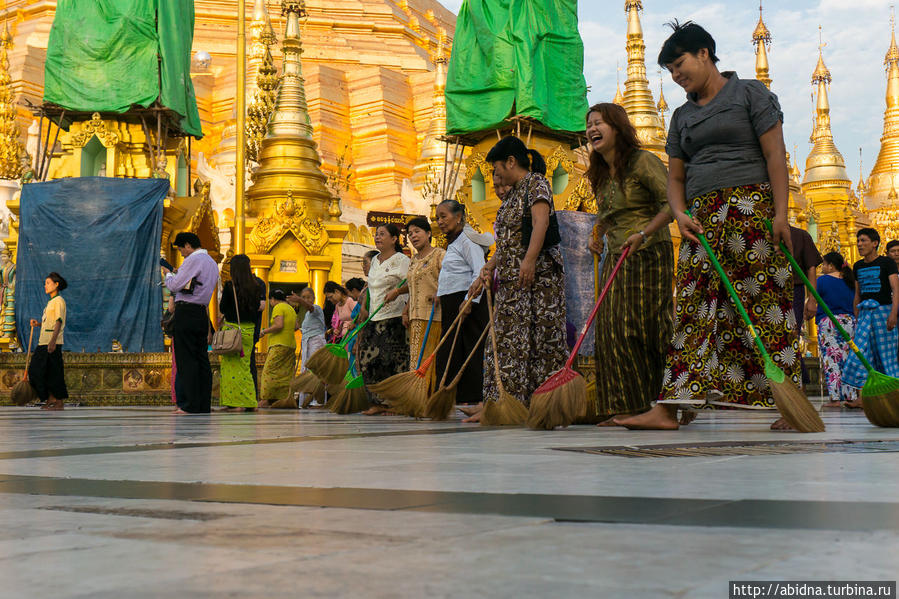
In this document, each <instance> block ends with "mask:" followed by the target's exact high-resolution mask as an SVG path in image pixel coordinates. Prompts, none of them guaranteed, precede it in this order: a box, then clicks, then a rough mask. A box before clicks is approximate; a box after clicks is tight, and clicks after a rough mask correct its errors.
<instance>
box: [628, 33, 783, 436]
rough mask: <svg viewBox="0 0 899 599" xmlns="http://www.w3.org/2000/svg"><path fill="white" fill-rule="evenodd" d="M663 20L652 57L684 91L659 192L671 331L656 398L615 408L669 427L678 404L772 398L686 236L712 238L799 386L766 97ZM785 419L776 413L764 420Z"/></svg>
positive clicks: (777, 122) (640, 424) (776, 130)
mask: <svg viewBox="0 0 899 599" xmlns="http://www.w3.org/2000/svg"><path fill="white" fill-rule="evenodd" d="M673 29H674V33H673V34H672V35H671V37H669V38H668V40H666V41H665V43H664V45H663V46H662V50H661V52H660V53H659V59H658V62H659V64H660V65H661V66H663V67H665V68H667V69H668V70H669V71H670V72H671V76H672V78H673V79H674V81H675V82H676V83H677V84H678V85H680V86H681V87H683V88H684V90H685V91H686V92H687V102H686V103H685V104H683V105H682V106H681V107H680V108H678V109H677V110H675V111H674V115H673V116H672V118H671V126H670V128H669V131H668V143H667V146H666V152H667V153H668V202H669V204H670V205H671V209H672V211H673V213H674V217H675V218H676V219H677V226H678V228H679V229H680V233H681V236H682V238H683V241H682V243H681V249H680V254H679V265H678V269H677V281H676V282H677V307H676V311H675V322H674V335H673V337H672V342H671V348H670V349H669V351H668V356H667V359H666V365H665V371H664V374H663V389H662V393H661V399H660V401H659V403H657V404H656V406H655V407H654V408H653V409H652V410H650V411H649V412H645V413H644V414H641V415H638V416H632V417H630V418H624V419H616V422H618V423H619V424H622V425H624V426H626V427H628V428H639V429H677V428H678V422H677V420H676V418H675V416H676V410H677V407H678V406H683V405H692V404H704V403H712V404H719V405H726V406H729V407H739V408H748V409H756V410H758V409H772V408H774V407H775V406H774V399H773V397H772V395H771V389H770V388H769V386H768V380H767V378H766V377H765V369H764V364H763V363H762V360H761V359H760V358H759V356H758V354H757V353H756V351H755V348H754V347H753V346H752V344H751V343H748V342H747V341H746V339H748V338H749V336H750V332H749V330H748V329H747V328H746V327H745V325H744V324H743V321H742V320H741V319H740V317H739V316H738V315H737V312H736V310H735V308H734V304H733V301H732V300H731V298H730V296H729V294H728V293H727V290H726V288H725V286H724V284H723V282H722V280H721V279H720V278H719V277H718V275H717V273H715V271H714V269H713V268H712V267H711V265H710V262H709V259H708V256H707V255H706V252H705V250H704V249H703V248H702V246H701V245H700V244H699V241H698V239H697V235H704V236H705V238H706V240H707V241H708V242H709V244H710V245H711V247H712V250H713V251H714V253H715V256H716V257H717V258H718V260H719V261H720V262H721V265H722V267H723V268H724V272H725V273H726V274H727V278H728V279H730V281H731V282H732V283H733V284H734V287H735V288H736V291H737V294H738V296H739V298H740V300H741V302H742V303H743V305H744V306H745V307H746V311H747V312H748V313H749V314H750V315H751V318H752V319H753V324H754V325H755V326H756V327H757V329H758V330H759V334H760V335H761V338H762V339H764V342H765V346H766V348H767V349H768V351H769V352H770V353H771V355H772V357H773V358H774V360H775V361H776V362H777V363H778V366H780V367H781V368H782V369H783V370H784V372H785V373H786V375H787V377H789V379H790V380H791V381H792V382H793V383H794V384H795V385H796V386H797V387H798V386H801V380H800V377H799V360H800V354H799V344H798V337H797V335H796V325H797V323H796V316H795V315H794V314H793V277H792V274H791V271H790V266H789V264H788V263H787V259H786V257H785V256H783V255H782V254H781V253H780V252H779V251H778V250H777V248H778V244H779V243H780V242H783V243H784V244H785V245H786V246H787V248H791V239H790V228H789V225H788V223H787V196H788V186H787V160H786V149H785V148H784V140H783V113H782V112H781V110H780V106H779V104H778V102H777V96H775V95H774V94H773V93H771V92H770V91H768V89H767V88H766V87H765V86H764V84H762V83H761V82H759V81H756V80H754V79H746V80H744V79H740V78H739V77H737V75H736V73H734V72H723V73H722V72H720V71H718V67H717V66H716V65H715V63H717V62H718V57H717V56H715V40H714V39H712V36H711V35H709V34H708V32H706V31H705V30H704V29H703V28H702V27H700V26H699V25H696V24H695V23H691V22H687V23H684V24H675V25H674V26H673ZM688 209H689V211H690V213H691V214H692V217H691V216H690V215H688V214H687V210H688ZM765 219H770V220H771V221H772V224H773V231H774V233H773V235H772V236H770V237H769V235H768V231H767V230H766V228H765ZM788 427H789V425H787V424H786V422H785V421H784V420H783V419H780V420H778V421H777V422H775V423H774V425H772V428H777V429H780V428H788Z"/></svg>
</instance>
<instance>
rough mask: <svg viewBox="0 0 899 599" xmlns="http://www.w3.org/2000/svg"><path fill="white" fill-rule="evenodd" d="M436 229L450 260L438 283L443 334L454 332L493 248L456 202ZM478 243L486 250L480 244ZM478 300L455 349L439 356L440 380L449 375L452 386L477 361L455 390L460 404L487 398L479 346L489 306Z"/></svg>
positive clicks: (446, 347) (443, 206) (441, 212)
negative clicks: (444, 240) (472, 287)
mask: <svg viewBox="0 0 899 599" xmlns="http://www.w3.org/2000/svg"><path fill="white" fill-rule="evenodd" d="M437 226H438V227H440V231H441V232H442V233H443V234H444V235H446V240H447V243H448V245H447V247H446V256H445V257H444V258H443V266H442V267H441V269H440V278H439V280H438V282H437V297H438V298H439V300H440V308H441V316H442V323H441V324H442V326H441V329H442V330H448V328H449V326H450V325H451V324H452V323H453V321H454V320H456V316H458V315H459V309H460V308H461V306H462V304H463V303H464V302H465V299H466V297H467V296H468V290H469V289H470V288H471V285H472V283H474V282H475V281H476V280H477V278H478V276H479V275H480V272H481V269H482V268H483V267H484V261H485V256H484V252H485V249H486V248H485V247H484V246H486V247H487V248H489V247H490V246H491V245H492V244H493V238H492V236H490V237H489V238H484V239H481V237H480V236H479V235H478V233H477V231H475V230H474V229H473V228H472V227H471V226H468V225H466V224H465V207H464V206H462V204H460V203H459V202H457V201H456V200H444V201H443V202H441V203H440V204H438V206H437ZM475 239H477V240H478V241H479V242H480V243H481V244H483V245H480V244H479V243H476V242H475V241H474V240H475ZM479 295H480V294H478V295H476V296H475V300H474V301H473V302H472V304H471V307H470V308H469V309H468V310H469V311H468V314H467V315H466V316H464V317H463V320H462V321H461V323H460V324H459V327H460V329H459V337H458V340H457V341H456V343H455V346H454V347H453V345H452V343H450V342H447V343H444V344H443V347H441V348H440V351H439V352H437V372H436V376H437V379H438V380H440V379H442V378H443V373H444V371H446V370H447V369H449V376H447V380H450V379H452V378H453V377H454V376H456V375H457V373H458V372H459V371H460V370H461V369H462V365H463V364H464V363H465V360H466V358H468V356H469V354H471V353H472V352H474V356H473V357H472V359H471V361H470V362H469V363H468V366H466V367H465V370H464V372H463V373H462V378H461V379H460V380H459V384H458V385H457V386H456V403H459V404H479V403H481V401H482V400H483V393H484V376H483V375H484V371H483V365H484V345H483V344H482V343H480V342H479V341H480V338H481V333H482V332H483V331H484V327H486V326H487V323H488V322H489V318H488V316H487V303H486V302H485V301H482V298H481V297H479Z"/></svg>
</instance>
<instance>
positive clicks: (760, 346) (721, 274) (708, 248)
mask: <svg viewBox="0 0 899 599" xmlns="http://www.w3.org/2000/svg"><path fill="white" fill-rule="evenodd" d="M685 212H686V213H687V216H689V217H690V218H693V214H692V213H691V212H690V210H689V209H688V210H685ZM696 238H697V239H699V243H701V244H702V247H703V248H704V249H705V253H706V254H708V256H709V261H710V262H711V263H712V266H714V267H715V270H716V271H717V272H718V276H719V277H721V282H722V283H724V287H725V289H727V292H728V293H729V294H730V297H731V299H732V300H734V304H736V305H737V311H738V312H739V313H740V316H741V317H742V318H743V322H745V323H746V326H748V327H749V331H750V332H751V333H752V340H753V341H755V346H756V347H757V348H758V350H759V353H761V354H762V357H763V358H765V360H770V359H771V357H770V356H769V355H768V350H766V349H765V346H764V344H763V343H762V340H761V339H760V338H759V333H758V331H756V330H755V326H753V324H752V321H751V320H749V314H747V313H746V308H744V307H743V302H741V301H740V297H739V296H738V295H737V291H736V289H734V286H733V285H731V284H730V280H729V279H728V278H727V275H726V274H725V273H724V269H723V268H722V267H721V263H720V262H718V258H716V257H715V252H713V251H712V246H710V245H709V242H708V240H706V238H705V234H703V233H700V234H698V235H697V236H696Z"/></svg>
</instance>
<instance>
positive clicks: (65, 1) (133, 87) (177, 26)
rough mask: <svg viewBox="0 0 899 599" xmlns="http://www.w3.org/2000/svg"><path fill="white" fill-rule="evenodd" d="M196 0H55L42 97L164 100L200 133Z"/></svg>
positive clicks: (85, 105) (75, 102)
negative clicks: (193, 58) (194, 75)
mask: <svg viewBox="0 0 899 599" xmlns="http://www.w3.org/2000/svg"><path fill="white" fill-rule="evenodd" d="M193 35H194V3H193V0H59V3H58V4H57V6H56V17H55V18H54V20H53V27H52V29H50V41H49V44H48V48H47V61H46V64H45V66H44V101H46V102H52V103H54V104H58V105H60V106H62V107H63V108H66V109H68V110H77V111H87V112H91V111H97V112H125V111H127V110H128V109H129V108H131V106H132V105H133V104H137V105H140V106H144V107H147V106H150V105H151V104H152V103H153V102H154V101H155V100H156V99H157V98H159V100H160V102H161V104H162V105H163V106H165V107H167V108H170V109H171V110H173V111H175V112H176V113H178V114H179V115H181V117H182V118H181V129H182V130H183V131H184V132H185V133H189V134H191V135H193V136H195V137H201V136H202V135H203V132H202V129H201V125H200V115H199V113H198V112H197V102H196V98H195V97H194V88H193V84H192V82H191V80H190V51H191V45H192V44H193Z"/></svg>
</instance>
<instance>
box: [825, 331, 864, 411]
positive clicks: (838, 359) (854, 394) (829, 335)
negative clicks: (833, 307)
mask: <svg viewBox="0 0 899 599" xmlns="http://www.w3.org/2000/svg"><path fill="white" fill-rule="evenodd" d="M836 318H837V321H838V322H839V323H840V326H842V327H843V328H844V329H845V330H846V332H847V333H849V334H850V335H852V334H853V331H855V317H854V316H852V315H851V314H837V315H836ZM849 352H850V350H849V342H848V341H846V340H845V339H843V336H842V335H841V334H840V332H839V331H838V330H837V328H836V327H835V326H834V325H833V323H832V322H831V321H830V319H829V318H824V319H822V320H821V322H819V323H818V355H819V356H820V357H821V371H822V376H823V377H824V384H825V385H826V386H827V394H828V395H829V396H830V401H855V400H857V399H858V390H857V389H855V387H851V386H849V385H847V384H846V383H845V382H843V363H844V362H845V361H846V358H847V356H849Z"/></svg>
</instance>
